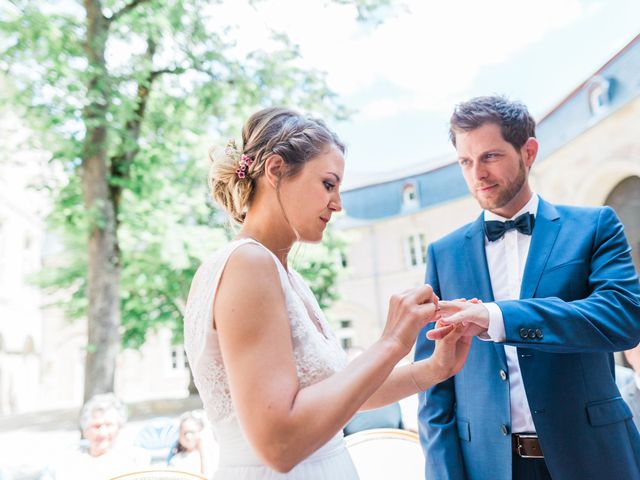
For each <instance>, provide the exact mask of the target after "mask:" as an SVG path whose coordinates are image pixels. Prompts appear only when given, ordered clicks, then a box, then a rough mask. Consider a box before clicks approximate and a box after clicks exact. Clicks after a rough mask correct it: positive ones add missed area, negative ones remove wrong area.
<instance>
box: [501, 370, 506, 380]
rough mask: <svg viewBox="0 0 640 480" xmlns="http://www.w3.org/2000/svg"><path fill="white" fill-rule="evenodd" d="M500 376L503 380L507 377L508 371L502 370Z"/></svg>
mask: <svg viewBox="0 0 640 480" xmlns="http://www.w3.org/2000/svg"><path fill="white" fill-rule="evenodd" d="M500 378H501V379H502V380H506V379H507V372H505V371H504V370H500Z"/></svg>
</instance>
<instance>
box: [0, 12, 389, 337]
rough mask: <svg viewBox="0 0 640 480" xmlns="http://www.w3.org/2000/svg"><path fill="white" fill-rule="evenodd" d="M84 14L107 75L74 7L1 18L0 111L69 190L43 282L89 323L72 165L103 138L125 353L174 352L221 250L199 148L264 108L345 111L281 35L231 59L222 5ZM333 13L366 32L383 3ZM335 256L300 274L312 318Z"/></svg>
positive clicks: (82, 225)
mask: <svg viewBox="0 0 640 480" xmlns="http://www.w3.org/2000/svg"><path fill="white" fill-rule="evenodd" d="M83 3H84V4H85V5H89V6H94V7H96V8H101V11H102V15H103V16H104V18H102V21H104V22H107V23H108V29H107V30H106V33H105V35H107V42H106V64H105V65H104V66H100V62H99V59H97V60H96V59H95V58H92V56H91V55H92V53H91V48H87V47H93V46H94V45H87V40H86V39H87V22H86V16H87V14H86V11H85V10H84V8H83V6H82V4H80V3H73V2H57V1H54V0H51V1H44V0H14V1H12V2H11V3H10V4H8V3H6V2H5V3H1V4H0V71H2V72H4V73H5V74H6V75H7V76H8V77H9V78H11V79H12V82H13V85H14V87H15V89H14V90H12V93H11V95H10V97H9V96H8V95H2V93H0V101H2V102H13V103H14V104H16V105H20V106H22V107H25V109H26V112H27V116H28V119H29V120H30V122H31V125H32V127H33V128H34V130H36V131H38V132H40V133H41V139H42V143H43V144H44V145H45V147H46V148H47V149H48V150H50V151H51V152H52V161H53V162H56V163H57V164H58V165H61V166H62V167H63V170H64V172H65V173H66V176H67V177H66V183H64V184H63V186H62V187H60V188H58V189H57V196H56V202H55V208H54V211H53V213H52V214H51V217H50V219H49V223H50V228H51V230H52V231H53V232H55V233H56V234H57V235H58V237H59V238H60V239H61V240H62V241H63V242H64V244H65V249H64V254H62V255H60V256H59V257H57V258H56V259H55V261H54V264H53V265H51V266H50V267H49V268H47V269H45V270H44V271H43V272H42V274H41V276H40V282H41V284H42V285H43V286H45V287H47V288H51V289H55V290H59V291H62V292H64V301H63V304H64V307H65V309H66V312H67V314H68V316H69V317H71V318H77V317H82V316H84V315H85V314H86V308H87V299H86V288H87V258H86V256H87V254H86V244H87V239H88V235H89V234H90V231H91V226H92V225H93V226H98V227H101V226H102V225H103V223H102V222H103V219H102V218H101V217H100V214H99V213H98V212H100V211H101V209H100V208H98V207H100V205H99V204H98V205H96V204H94V205H93V207H92V208H90V209H87V208H86V206H85V204H86V201H85V200H84V198H83V194H82V191H81V182H80V178H81V175H82V164H83V160H84V158H86V155H87V154H89V153H91V152H87V151H83V143H84V140H85V135H86V133H87V132H88V131H90V130H91V129H92V128H94V127H105V128H106V152H107V160H106V162H107V163H106V167H107V168H108V169H109V171H110V173H111V175H110V179H109V185H108V188H109V189H110V192H109V195H108V198H109V201H111V202H113V205H114V208H115V210H116V212H117V234H118V245H117V246H118V250H117V251H118V255H119V258H117V259H116V261H118V262H119V264H120V266H121V279H120V291H121V302H122V303H121V309H122V332H121V333H122V337H121V338H122V341H123V344H124V346H126V347H138V346H140V345H141V344H142V343H143V342H144V339H145V335H146V333H147V332H148V331H152V330H154V329H156V328H158V327H159V326H161V325H165V326H169V327H170V328H171V329H172V331H173V332H174V339H175V341H179V340H180V339H181V335H182V314H183V309H184V304H185V301H186V296H187V293H188V289H189V284H190V281H191V278H192V277H193V274H194V272H195V269H196V267H197V265H198V264H199V262H200V261H201V260H202V259H203V258H204V256H205V255H206V254H207V253H208V252H211V251H213V250H214V249H215V248H216V247H217V246H219V245H220V244H221V243H222V242H224V241H225V240H227V239H228V238H229V236H230V232H229V230H228V228H227V227H226V226H225V225H226V224H225V222H224V221H222V219H221V218H222V217H221V215H220V212H218V211H217V210H216V209H215V208H213V207H212V205H211V204H210V203H208V202H207V200H206V198H207V192H206V181H205V179H206V168H207V163H208V161H207V159H206V158H205V155H204V154H203V152H206V151H207V146H210V145H212V144H215V143H221V139H224V138H227V137H228V136H229V135H231V134H234V133H235V136H236V137H237V136H238V135H237V128H238V126H239V124H240V123H241V119H243V118H246V116H247V115H248V114H249V113H250V112H252V111H255V110H256V109H258V108H259V107H261V106H266V105H272V104H281V105H291V106H294V107H295V108H298V109H307V110H313V111H315V112H321V113H324V114H325V115H332V116H336V117H343V116H344V115H345V114H346V111H345V110H344V108H343V107H342V106H340V105H339V104H338V102H337V99H336V96H335V94H334V93H332V92H331V91H330V90H329V89H328V88H327V85H326V83H325V78H324V75H323V73H322V72H320V71H310V70H305V69H301V68H300V67H298V66H297V62H296V61H297V59H298V57H299V52H298V49H297V47H296V46H295V45H293V44H292V43H291V42H290V41H289V39H288V38H287V37H286V35H283V34H274V38H275V39H276V40H277V41H278V42H279V45H280V47H279V49H277V50H276V51H270V52H265V51H261V50H257V51H254V52H251V53H250V54H248V55H247V56H246V57H244V58H239V57H238V56H237V54H236V53H235V51H234V47H235V39H234V37H233V29H232V28H223V29H218V30H212V29H211V28H208V25H209V23H210V20H211V19H212V18H214V17H215V15H216V6H218V5H220V4H221V3H222V1H221V0H218V1H210V0H129V1H128V2H124V1H123V0H103V1H102V2H98V1H97V0H93V1H91V0H86V1H85V2H83ZM339 3H343V4H344V3H352V4H354V5H355V6H356V8H357V10H358V14H359V16H360V17H361V18H365V17H367V15H372V14H373V13H375V11H376V5H382V6H388V4H389V1H377V2H376V1H373V0H366V1H362V0H357V1H351V0H339ZM61 7H64V8H61ZM229 27H231V26H229ZM100 106H104V107H105V108H106V116H105V117H104V118H102V117H101V116H100V115H95V116H94V115H92V114H90V113H91V112H89V108H92V109H94V108H96V107H100ZM49 187H50V188H53V187H52V186H49ZM56 188H57V187H56ZM337 248H339V242H337V241H336V240H335V239H330V240H329V241H328V243H327V246H326V247H324V250H321V253H316V254H314V255H313V256H312V257H310V258H309V259H306V260H305V261H304V262H303V263H302V264H301V266H300V267H299V268H300V271H301V273H302V274H303V275H304V276H305V277H306V278H307V279H308V280H309V281H310V283H311V286H312V288H313V290H314V292H315V293H316V295H318V299H319V301H320V304H321V305H322V306H323V307H326V306H328V305H329V304H330V302H331V301H332V300H334V299H335V298H336V293H335V292H334V291H333V284H334V282H335V278H336V268H335V262H334V259H335V258H336V255H335V251H336V249H337Z"/></svg>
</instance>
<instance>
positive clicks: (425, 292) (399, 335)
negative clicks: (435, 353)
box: [382, 285, 438, 355]
mask: <svg viewBox="0 0 640 480" xmlns="http://www.w3.org/2000/svg"><path fill="white" fill-rule="evenodd" d="M437 306H438V296H437V295H436V294H435V293H433V288H431V286H430V285H422V286H420V287H417V288H413V289H411V290H407V291H406V292H404V293H401V294H396V295H392V296H391V299H390V300H389V313H388V315H387V324H386V325H385V327H384V331H383V332H382V338H386V339H389V340H392V341H393V342H394V343H395V344H396V345H398V346H399V347H400V348H401V350H402V351H403V355H406V354H407V353H409V351H410V350H411V348H413V344H414V343H415V341H416V337H417V336H418V333H419V332H420V330H421V329H422V328H423V327H424V326H425V325H426V324H427V323H429V322H431V321H433V320H434V317H435V313H436V309H437Z"/></svg>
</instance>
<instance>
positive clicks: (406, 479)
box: [345, 428, 424, 480]
mask: <svg viewBox="0 0 640 480" xmlns="http://www.w3.org/2000/svg"><path fill="white" fill-rule="evenodd" d="M345 442H346V444H347V450H349V453H350V454H351V458H352V459H353V463H354V464H355V466H356V470H357V471H358V475H359V476H360V479H361V480H383V479H389V478H402V479H403V480H414V479H415V480H424V456H423V453H422V447H421V446H420V439H419V437H418V434H417V433H416V432H412V431H409V430H399V429H395V428H376V429H372V430H363V431H361V432H357V433H354V434H353V435H349V436H347V437H345Z"/></svg>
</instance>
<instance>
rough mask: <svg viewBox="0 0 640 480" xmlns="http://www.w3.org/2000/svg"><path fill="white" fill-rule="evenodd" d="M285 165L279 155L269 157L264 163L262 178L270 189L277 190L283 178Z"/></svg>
mask: <svg viewBox="0 0 640 480" xmlns="http://www.w3.org/2000/svg"><path fill="white" fill-rule="evenodd" d="M285 169H286V164H285V163H284V159H283V158H282V157H281V156H280V155H271V156H269V158H267V160H266V161H265V162H264V176H265V177H266V179H267V182H268V183H269V185H271V187H272V188H278V184H279V183H280V180H281V179H282V177H283V176H284V172H285Z"/></svg>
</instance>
